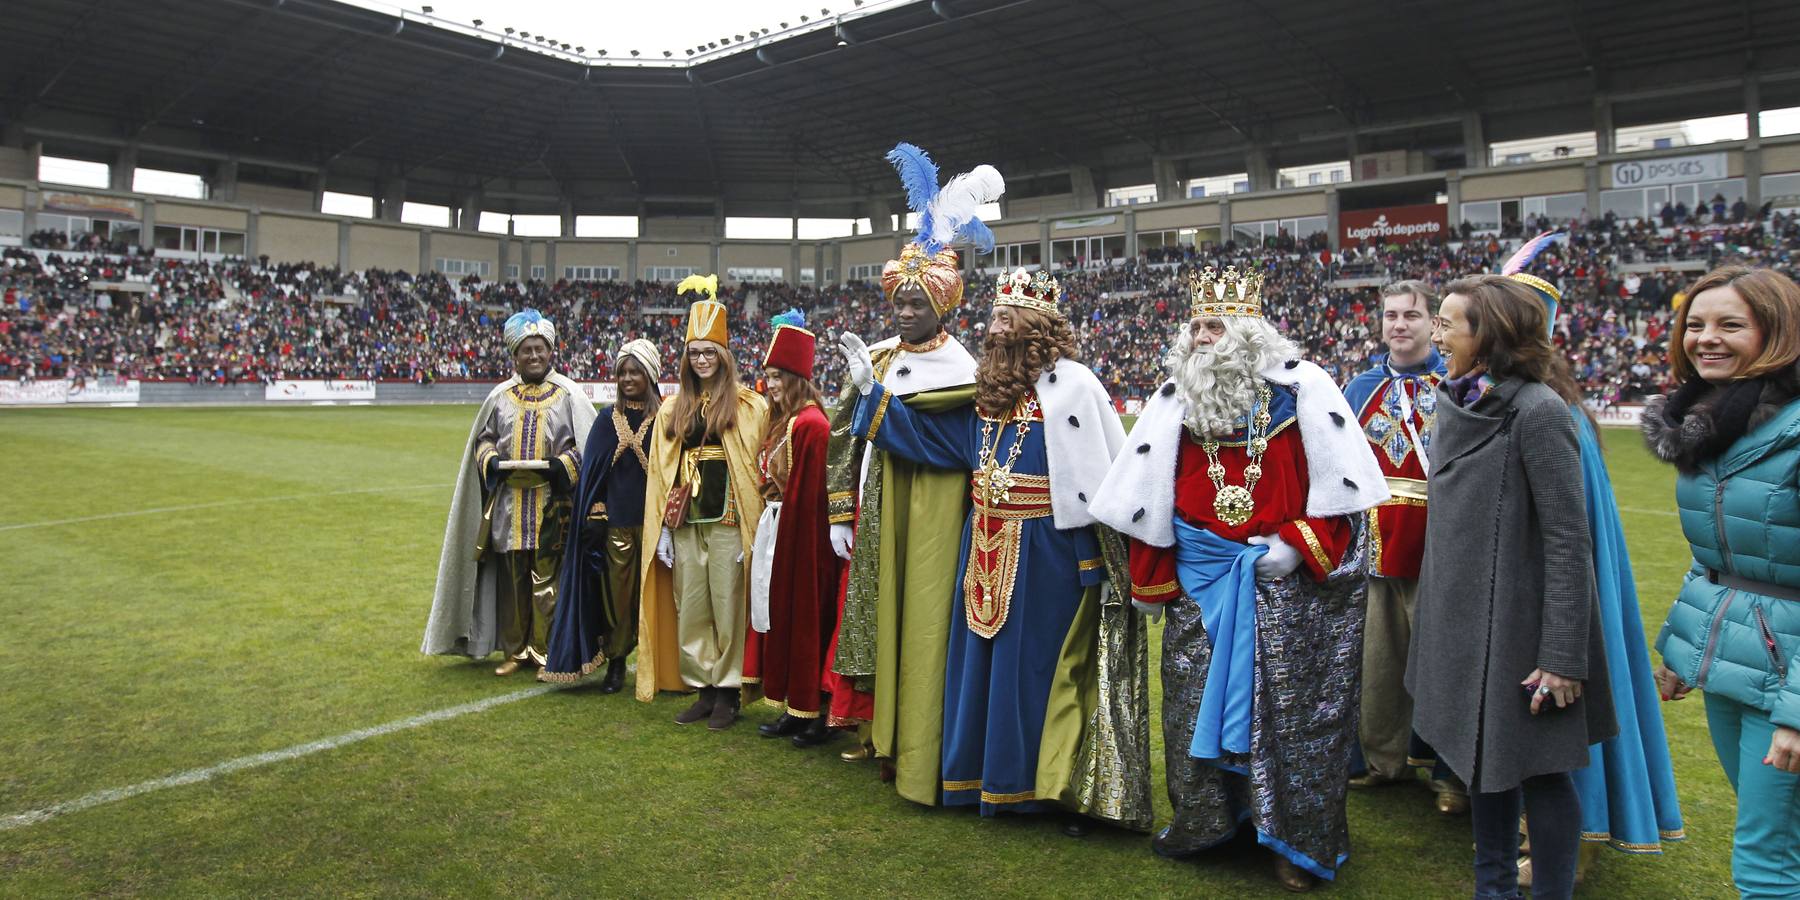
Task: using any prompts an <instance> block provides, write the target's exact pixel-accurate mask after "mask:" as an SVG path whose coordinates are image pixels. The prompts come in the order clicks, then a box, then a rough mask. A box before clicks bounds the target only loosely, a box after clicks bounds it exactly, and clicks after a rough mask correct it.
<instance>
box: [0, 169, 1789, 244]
mask: <svg viewBox="0 0 1800 900" xmlns="http://www.w3.org/2000/svg"><path fill="white" fill-rule="evenodd" d="M1765 180H1766V179H1765ZM24 236H25V212H24V211H23V210H17V209H0V237H14V238H16V237H24Z"/></svg>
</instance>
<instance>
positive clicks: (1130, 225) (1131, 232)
mask: <svg viewBox="0 0 1800 900" xmlns="http://www.w3.org/2000/svg"><path fill="white" fill-rule="evenodd" d="M1137 255H1138V235H1137V211H1136V210H1135V209H1133V208H1132V207H1129V206H1127V207H1125V258H1126V259H1137Z"/></svg>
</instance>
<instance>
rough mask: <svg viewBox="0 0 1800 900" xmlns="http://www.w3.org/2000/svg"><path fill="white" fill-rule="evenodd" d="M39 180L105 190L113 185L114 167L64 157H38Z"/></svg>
mask: <svg viewBox="0 0 1800 900" xmlns="http://www.w3.org/2000/svg"><path fill="white" fill-rule="evenodd" d="M37 177H38V180H39V181H48V182H52V183H54V184H72V185H75V186H77V187H93V188H103V187H109V186H111V184H112V166H109V165H107V164H106V163H101V162H90V161H88V160H85V159H69V158H68V157H64V156H41V157H38V176H37Z"/></svg>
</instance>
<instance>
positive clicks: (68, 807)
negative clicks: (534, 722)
mask: <svg viewBox="0 0 1800 900" xmlns="http://www.w3.org/2000/svg"><path fill="white" fill-rule="evenodd" d="M562 687H563V686H562V685H556V684H540V685H537V686H535V687H529V688H526V689H524V690H522V691H514V692H512V693H510V694H501V695H499V696H497V697H489V698H487V699H485V700H476V701H474V702H473V703H464V704H462V705H461V706H449V707H445V708H443V709H437V710H432V711H431V712H428V713H420V714H419V715H416V716H413V717H412V718H409V719H399V720H396V721H393V722H388V723H386V724H383V725H376V726H374V727H373V728H363V729H359V730H356V731H350V732H346V733H344V734H340V735H338V736H337V737H328V738H324V739H322V740H317V741H313V742H311V743H307V744H296V745H295V746H292V747H288V748H287V749H285V750H271V751H269V752H267V753H257V754H253V755H251V756H240V757H238V758H237V759H233V760H227V761H226V762H222V763H219V764H218V765H212V766H207V767H205V768H202V769H189V770H188V771H186V772H180V773H177V774H174V775H170V776H168V777H166V778H158V779H155V780H154V781H140V782H138V783H137V784H133V785H128V786H126V787H121V788H112V789H110V790H104V791H95V792H94V793H92V794H89V795H87V796H85V797H77V798H76V799H74V800H67V801H64V802H62V803H58V804H55V805H53V806H46V807H44V808H42V809H34V810H30V811H27V812H22V813H15V814H13V815H10V816H6V817H4V818H0V831H10V830H12V829H14V828H24V827H26V826H29V825H37V824H39V823H42V822H48V821H50V820H51V819H54V818H57V817H58V816H66V815H68V814H69V813H76V812H81V811H82V810H84V809H93V808H94V807H96V806H105V805H106V804H108V803H117V802H119V801H120V800H129V799H131V798H132V797H136V796H138V795H139V794H148V793H150V792H152V791H160V790H163V789H165V788H172V787H181V786H182V785H188V784H199V783H200V782H203V781H211V780H213V779H214V778H217V777H219V776H220V775H229V774H231V773H233V772H241V771H243V770H245V769H254V768H258V767H261V766H267V765H271V764H273V763H278V762H286V761H287V760H290V759H299V758H300V757H302V756H310V755H312V754H314V753H319V752H322V751H325V750H335V749H337V748H338V747H342V746H344V745H346V744H354V743H356V742H358V741H366V740H368V739H369V738H374V737H381V736H382V735H385V734H393V733H394V732H396V731H406V730H408V729H411V728H418V727H420V726H422V725H430V724H432V723H433V722H442V721H444V720H446V719H454V718H457V717H458V716H466V715H468V714H470V713H478V712H482V711H484V710H488V709H492V708H494V707H496V706H500V705H502V704H505V703H512V702H514V701H518V700H525V699H528V698H531V697H537V696H540V695H542V694H547V693H549V692H551V691H556V690H561V689H562Z"/></svg>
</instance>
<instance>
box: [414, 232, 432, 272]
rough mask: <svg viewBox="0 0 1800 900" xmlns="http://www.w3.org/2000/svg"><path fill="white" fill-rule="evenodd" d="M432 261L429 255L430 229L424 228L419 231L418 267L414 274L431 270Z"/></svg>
mask: <svg viewBox="0 0 1800 900" xmlns="http://www.w3.org/2000/svg"><path fill="white" fill-rule="evenodd" d="M433 262H434V260H433V259H432V256H431V229H429V228H426V229H423V230H421V231H420V232H419V268H418V270H417V273H415V274H423V273H425V272H429V271H431V269H432V263H433Z"/></svg>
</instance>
